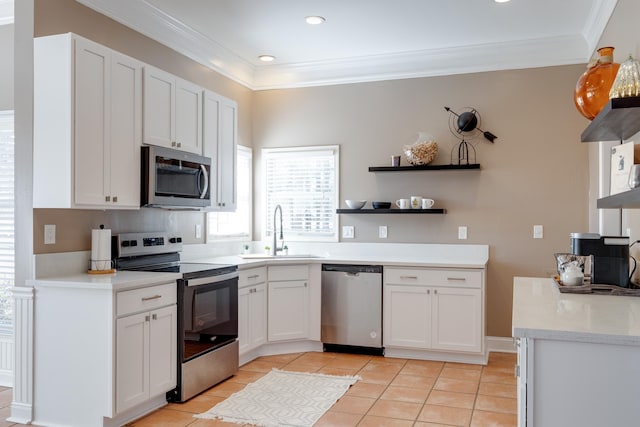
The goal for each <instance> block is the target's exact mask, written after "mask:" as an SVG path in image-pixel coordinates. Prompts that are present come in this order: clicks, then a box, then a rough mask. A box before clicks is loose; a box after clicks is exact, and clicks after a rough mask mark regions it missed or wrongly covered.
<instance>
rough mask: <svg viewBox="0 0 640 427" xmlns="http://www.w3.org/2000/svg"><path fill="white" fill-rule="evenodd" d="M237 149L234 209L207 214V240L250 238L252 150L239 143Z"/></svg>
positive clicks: (246, 239)
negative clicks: (235, 201)
mask: <svg viewBox="0 0 640 427" xmlns="http://www.w3.org/2000/svg"><path fill="white" fill-rule="evenodd" d="M237 150H238V151H237V156H236V163H237V166H236V170H237V176H236V185H237V190H236V191H237V193H236V194H237V195H236V197H237V204H236V211H235V212H209V214H207V223H208V226H207V230H208V233H207V237H208V240H218V241H220V240H244V241H249V240H251V188H252V186H251V182H252V178H251V177H252V173H251V171H252V166H253V165H252V151H251V148H248V147H243V146H241V145H238V149H237Z"/></svg>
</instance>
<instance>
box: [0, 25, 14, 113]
mask: <svg viewBox="0 0 640 427" xmlns="http://www.w3.org/2000/svg"><path fill="white" fill-rule="evenodd" d="M13 28H14V26H13V24H10V25H0V52H2V63H1V64H0V111H3V110H13V64H14V60H13Z"/></svg>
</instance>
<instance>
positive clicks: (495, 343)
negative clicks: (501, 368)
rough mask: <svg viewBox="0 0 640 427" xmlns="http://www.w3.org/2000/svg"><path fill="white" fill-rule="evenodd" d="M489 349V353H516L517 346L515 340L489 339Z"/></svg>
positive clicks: (505, 338) (504, 338)
mask: <svg viewBox="0 0 640 427" xmlns="http://www.w3.org/2000/svg"><path fill="white" fill-rule="evenodd" d="M487 348H488V350H489V352H496V353H515V352H516V344H515V343H514V342H513V338H507V337H487Z"/></svg>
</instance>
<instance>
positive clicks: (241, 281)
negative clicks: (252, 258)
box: [238, 267, 267, 288]
mask: <svg viewBox="0 0 640 427" xmlns="http://www.w3.org/2000/svg"><path fill="white" fill-rule="evenodd" d="M266 281H267V267H258V268H250V269H248V270H240V271H239V272H238V287H239V288H244V287H245V286H250V285H255V284H257V283H264V282H266Z"/></svg>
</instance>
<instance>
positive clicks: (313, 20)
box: [304, 16, 326, 25]
mask: <svg viewBox="0 0 640 427" xmlns="http://www.w3.org/2000/svg"><path fill="white" fill-rule="evenodd" d="M304 20H305V21H306V22H307V24H309V25H320V24H322V23H323V22H324V21H326V19H324V18H323V17H322V16H307V17H306V18H304Z"/></svg>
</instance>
